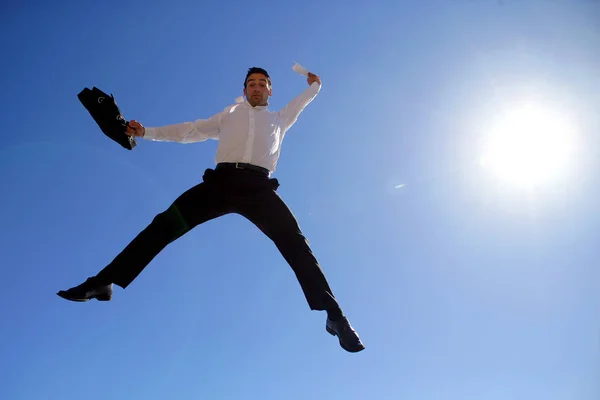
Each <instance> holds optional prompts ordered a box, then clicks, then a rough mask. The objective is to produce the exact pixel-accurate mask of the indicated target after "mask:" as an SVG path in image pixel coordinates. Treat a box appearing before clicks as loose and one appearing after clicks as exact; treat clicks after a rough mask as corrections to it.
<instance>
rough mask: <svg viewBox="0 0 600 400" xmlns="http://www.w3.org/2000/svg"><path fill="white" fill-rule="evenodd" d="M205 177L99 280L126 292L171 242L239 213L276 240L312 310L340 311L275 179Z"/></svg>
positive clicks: (235, 174) (221, 173)
mask: <svg viewBox="0 0 600 400" xmlns="http://www.w3.org/2000/svg"><path fill="white" fill-rule="evenodd" d="M202 179H203V182H201V183H199V184H198V185H196V186H194V187H192V188H190V189H189V190H187V191H186V192H184V193H183V194H181V195H180V196H179V197H178V198H177V199H176V200H175V201H174V202H173V203H172V204H171V205H170V206H169V207H168V208H167V209H166V210H165V211H163V212H161V213H160V214H158V215H156V216H155V217H154V219H153V220H152V221H151V222H150V224H149V225H148V226H147V227H146V228H145V229H144V230H142V231H141V232H140V233H139V234H138V235H137V236H136V237H135V238H134V239H133V240H132V241H131V242H130V243H129V244H128V245H127V246H126V247H125V248H124V249H123V251H122V252H121V253H119V254H118V255H117V256H116V257H115V258H114V260H113V261H112V262H111V263H110V264H109V265H107V266H106V267H105V268H104V269H103V270H102V271H100V273H98V275H97V277H98V278H99V279H102V280H105V281H108V282H112V283H114V284H116V285H118V286H120V287H122V288H126V287H127V286H129V284H131V282H133V280H134V279H135V278H136V277H137V276H138V275H139V274H140V273H141V272H142V271H143V269H144V268H145V267H146V266H147V265H148V264H149V263H150V262H151V261H152V259H154V257H156V255H158V253H159V252H160V251H162V250H163V249H164V248H165V247H166V246H167V245H168V244H170V243H172V242H173V241H175V240H176V239H178V238H180V237H181V236H183V235H184V234H186V233H187V232H189V231H190V230H191V229H193V228H195V227H196V226H198V225H200V224H202V223H204V222H206V221H209V220H211V219H214V218H217V217H220V216H223V215H225V214H229V213H236V214H239V215H242V216H243V217H245V218H247V219H248V220H249V221H251V222H252V223H253V224H254V225H256V227H258V228H259V229H260V230H261V231H262V232H263V233H264V234H265V235H267V236H268V237H269V238H270V239H271V240H272V241H273V242H274V244H275V245H276V246H277V248H278V249H279V251H280V252H281V255H282V256H283V257H284V258H285V260H286V261H287V262H288V264H289V265H290V266H291V268H292V269H293V271H294V273H295V275H296V277H297V279H298V282H299V283H300V286H301V288H302V290H303V292H304V296H305V297H306V300H307V302H308V305H309V307H310V309H312V310H327V311H328V312H330V313H331V312H333V313H336V314H337V313H341V309H340V307H339V305H338V303H337V301H336V300H335V297H334V296H333V293H332V291H331V288H330V287H329V284H328V283H327V280H326V278H325V276H324V274H323V271H322V270H321V267H320V266H319V263H318V262H317V259H316V258H315V256H314V255H313V253H312V251H311V249H310V247H309V244H308V241H307V239H306V238H305V237H304V235H303V234H302V232H301V230H300V227H299V226H298V222H297V220H296V218H295V217H294V215H293V214H292V212H291V210H290V209H289V208H288V207H287V205H286V204H285V203H284V201H283V200H282V199H281V198H280V197H279V195H278V194H277V192H276V191H277V188H278V187H279V182H278V181H277V179H274V178H270V177H269V176H268V175H266V174H263V173H260V172H256V171H252V170H248V169H227V168H225V169H221V168H219V166H217V168H215V169H207V170H206V171H205V173H204V175H203V177H202Z"/></svg>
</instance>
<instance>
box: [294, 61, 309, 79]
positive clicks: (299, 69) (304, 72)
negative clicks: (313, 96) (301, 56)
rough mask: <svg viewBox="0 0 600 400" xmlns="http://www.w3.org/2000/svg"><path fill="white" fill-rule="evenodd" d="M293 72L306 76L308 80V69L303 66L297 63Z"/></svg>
mask: <svg viewBox="0 0 600 400" xmlns="http://www.w3.org/2000/svg"><path fill="white" fill-rule="evenodd" d="M292 70H293V71H294V72H295V73H297V74H300V75H304V76H306V77H307V78H308V70H307V69H306V68H304V67H303V66H302V65H300V64H298V63H295V64H294V66H293V67H292Z"/></svg>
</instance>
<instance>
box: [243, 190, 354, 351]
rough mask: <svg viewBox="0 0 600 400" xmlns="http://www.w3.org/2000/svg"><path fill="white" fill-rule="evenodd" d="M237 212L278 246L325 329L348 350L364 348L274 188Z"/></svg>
mask: <svg viewBox="0 0 600 400" xmlns="http://www.w3.org/2000/svg"><path fill="white" fill-rule="evenodd" d="M236 212H239V214H241V215H242V216H244V217H246V218H247V219H248V220H250V221H251V222H252V223H254V225H256V226H257V227H258V228H259V229H260V230H261V231H262V232H264V233H265V235H267V236H268V237H269V238H270V239H271V240H273V242H274V244H275V245H276V246H277V248H278V249H279V251H280V252H281V255H282V256H283V257H284V258H285V260H286V261H287V262H288V264H289V265H290V267H291V268H292V270H293V271H294V273H295V274H296V277H297V278H298V281H299V283H300V286H301V287H302V290H303V292H304V295H305V297H306V300H307V302H308V304H309V307H310V308H311V309H312V310H325V311H327V316H328V318H327V331H328V332H329V333H331V334H332V335H337V336H338V337H339V339H340V345H341V346H342V347H343V348H344V349H345V350H347V351H350V352H357V351H361V350H363V349H364V345H363V344H362V342H361V341H360V338H359V337H358V335H357V334H356V332H355V331H354V329H353V328H352V326H351V325H350V322H349V321H348V319H347V318H346V317H344V315H343V312H342V310H341V308H340V306H339V304H338V302H337V301H336V299H335V297H334V296H333V292H332V290H331V288H330V287H329V284H328V283H327V280H326V278H325V275H324V274H323V270H322V269H321V267H320V265H319V263H318V261H317V259H316V257H315V256H314V254H313V252H312V250H311V248H310V246H309V244H308V240H307V239H306V238H305V237H304V235H303V233H302V231H301V230H300V227H299V225H298V221H297V220H296V218H295V217H294V215H293V213H292V211H291V210H290V209H289V208H288V206H287V205H286V204H285V202H284V201H283V200H282V199H281V198H280V197H279V195H278V194H277V193H276V192H275V190H269V189H266V190H262V191H260V193H258V194H256V195H255V196H252V197H251V198H249V199H248V200H247V201H245V202H244V203H243V204H240V205H238V207H236Z"/></svg>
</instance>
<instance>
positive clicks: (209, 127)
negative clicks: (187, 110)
mask: <svg viewBox="0 0 600 400" xmlns="http://www.w3.org/2000/svg"><path fill="white" fill-rule="evenodd" d="M221 114H222V113H219V114H215V115H213V116H212V117H210V118H208V119H197V120H195V121H193V122H182V123H178V124H172V125H165V126H159V127H148V128H145V127H144V126H143V125H142V124H140V123H139V122H138V121H136V120H131V121H129V126H128V127H127V134H128V135H133V136H137V137H141V138H144V139H146V140H151V141H156V142H177V143H196V142H203V141H205V140H207V139H214V140H218V138H219V131H220V126H221Z"/></svg>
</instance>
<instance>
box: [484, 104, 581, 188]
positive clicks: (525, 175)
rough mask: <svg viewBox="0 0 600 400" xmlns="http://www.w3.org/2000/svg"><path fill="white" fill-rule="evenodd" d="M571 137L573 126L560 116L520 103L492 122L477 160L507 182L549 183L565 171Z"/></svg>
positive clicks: (570, 151)
mask: <svg viewBox="0 0 600 400" xmlns="http://www.w3.org/2000/svg"><path fill="white" fill-rule="evenodd" d="M573 141H574V139H573V127H572V126H571V124H569V123H568V122H567V120H566V118H565V117H564V116H561V115H560V114H559V113H558V112H556V111H551V110H549V109H544V108H542V107H540V106H536V105H527V106H522V107H519V108H516V109H513V110H510V111H508V112H506V113H505V114H504V115H502V116H501V118H499V120H498V121H497V122H496V123H495V124H493V125H492V127H491V129H490V130H489V131H488V132H487V135H486V137H485V144H484V150H483V154H482V156H481V159H480V161H481V164H482V165H483V166H484V167H485V168H486V169H488V170H489V171H490V172H491V173H493V174H494V175H495V176H496V177H497V178H499V179H501V180H503V181H504V182H507V183H509V184H514V185H518V186H519V187H526V188H531V187H535V186H540V185H546V184H551V183H552V182H555V181H556V180H557V179H560V178H561V177H562V176H564V175H565V174H566V173H567V172H568V169H569V164H570V163H571V162H572V161H573V160H572V150H573V145H574V143H573Z"/></svg>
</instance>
